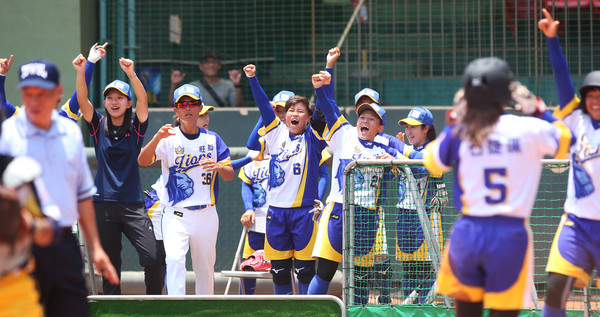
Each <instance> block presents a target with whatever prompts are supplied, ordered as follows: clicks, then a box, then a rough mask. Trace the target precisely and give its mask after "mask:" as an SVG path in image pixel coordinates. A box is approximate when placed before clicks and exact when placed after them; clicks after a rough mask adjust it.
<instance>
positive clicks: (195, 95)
mask: <svg viewBox="0 0 600 317" xmlns="http://www.w3.org/2000/svg"><path fill="white" fill-rule="evenodd" d="M173 95H174V97H175V98H174V100H175V103H177V102H178V101H179V99H181V97H183V96H188V97H190V98H192V99H194V100H200V104H202V96H200V89H198V87H196V86H194V85H190V84H185V85H183V86H181V87H179V88H177V89H176V90H175V92H174V93H173ZM207 111H208V110H207Z"/></svg>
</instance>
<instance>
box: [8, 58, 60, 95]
mask: <svg viewBox="0 0 600 317" xmlns="http://www.w3.org/2000/svg"><path fill="white" fill-rule="evenodd" d="M59 84H60V74H59V71H58V67H56V65H55V64H54V63H53V62H51V61H48V60H44V59H34V60H32V61H29V62H26V63H25V64H23V65H21V67H19V84H18V85H17V88H23V87H30V86H31V87H39V88H42V89H52V88H54V87H56V86H58V85H59Z"/></svg>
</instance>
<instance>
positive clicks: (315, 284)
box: [309, 71, 401, 304]
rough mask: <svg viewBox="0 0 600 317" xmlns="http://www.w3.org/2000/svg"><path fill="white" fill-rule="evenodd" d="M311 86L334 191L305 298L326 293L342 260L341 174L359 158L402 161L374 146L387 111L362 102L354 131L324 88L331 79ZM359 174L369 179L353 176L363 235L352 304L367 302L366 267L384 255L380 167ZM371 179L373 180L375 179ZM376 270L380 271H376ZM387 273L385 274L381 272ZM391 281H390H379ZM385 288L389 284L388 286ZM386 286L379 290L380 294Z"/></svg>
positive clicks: (324, 75) (316, 78)
mask: <svg viewBox="0 0 600 317" xmlns="http://www.w3.org/2000/svg"><path fill="white" fill-rule="evenodd" d="M312 81H313V86H314V87H315V92H316V94H317V108H319V109H321V110H322V111H323V114H324V115H325V118H326V121H327V129H326V131H327V133H325V134H324V136H323V137H324V138H325V140H327V143H328V145H329V146H330V147H331V148H332V149H333V157H334V160H333V171H334V173H335V176H333V181H332V190H331V192H330V195H329V197H328V198H327V206H326V207H325V209H324V211H323V215H322V217H321V220H320V221H319V228H318V233H317V242H316V243H315V247H314V251H313V257H315V258H318V259H319V267H318V271H317V275H316V276H315V277H314V278H313V280H312V281H311V284H310V287H309V294H326V293H327V290H328V288H329V283H330V282H331V280H332V279H333V276H334V275H335V271H336V270H337V267H338V264H339V263H340V262H341V260H342V254H341V253H342V225H343V211H342V204H343V190H344V189H343V184H342V176H343V172H344V169H345V168H346V166H347V165H348V164H349V163H350V162H352V161H354V160H358V159H363V160H367V159H384V158H385V159H393V158H397V159H400V158H401V154H400V153H399V152H398V151H396V150H395V149H393V148H391V147H388V146H386V145H383V144H381V143H378V142H374V140H375V138H376V136H377V135H378V134H379V133H380V132H381V131H383V128H384V126H385V110H384V109H383V108H381V107H380V106H379V105H377V104H376V103H364V104H361V105H359V106H358V107H357V110H356V111H357V114H358V116H359V118H358V122H357V125H356V127H352V126H351V125H350V124H349V123H348V122H347V121H346V119H345V118H344V117H343V116H341V115H340V114H339V111H338V110H337V105H336V104H335V101H334V98H333V95H330V93H331V92H332V90H331V89H328V88H327V87H325V86H326V85H330V83H331V75H330V73H329V72H327V71H322V72H321V73H319V74H315V75H313V78H312ZM361 171H362V172H365V173H369V175H373V176H372V178H369V179H368V180H365V178H364V177H361V175H362V174H361V173H360V172H358V173H357V174H356V175H355V197H356V198H355V200H356V201H355V204H356V205H357V207H356V210H355V212H356V215H355V219H354V221H355V222H356V223H360V225H356V226H355V228H356V229H357V232H356V233H355V235H356V236H359V237H362V238H361V239H359V240H357V244H356V245H355V250H354V252H355V255H357V259H356V263H355V273H356V274H355V277H356V279H357V280H356V291H355V299H354V302H355V303H357V304H366V303H367V301H368V295H369V293H368V292H369V291H368V282H367V281H366V280H364V278H365V277H366V276H367V274H368V267H369V266H373V264H374V260H375V255H380V254H386V253H387V252H386V251H385V250H383V249H384V248H385V244H384V242H385V238H384V237H382V236H381V234H382V232H383V231H382V229H381V226H382V219H380V218H381V213H380V212H379V211H378V209H379V205H380V204H381V201H380V199H381V197H380V196H379V193H380V192H381V185H382V183H381V182H382V177H383V175H385V174H384V170H383V168H364V169H361ZM374 179H375V182H373V180H374ZM375 270H376V271H378V267H377V266H376V267H375ZM385 271H387V270H385ZM381 279H389V278H385V277H383V278H381ZM388 286H389V285H388ZM383 289H385V287H382V290H383ZM382 290H380V298H379V300H380V302H382V303H389V302H390V298H389V287H388V288H387V290H388V293H387V294H385V291H383V292H382Z"/></svg>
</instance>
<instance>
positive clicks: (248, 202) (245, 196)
mask: <svg viewBox="0 0 600 317" xmlns="http://www.w3.org/2000/svg"><path fill="white" fill-rule="evenodd" d="M253 200H254V193H253V192H252V185H250V184H248V183H246V182H242V201H243V202H244V210H254V205H253Z"/></svg>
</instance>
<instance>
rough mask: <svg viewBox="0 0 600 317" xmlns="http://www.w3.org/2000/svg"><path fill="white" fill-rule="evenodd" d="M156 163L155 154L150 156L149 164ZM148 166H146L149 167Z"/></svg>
mask: <svg viewBox="0 0 600 317" xmlns="http://www.w3.org/2000/svg"><path fill="white" fill-rule="evenodd" d="M154 162H156V153H154V154H152V161H151V162H150V164H152V163H154ZM150 164H148V165H150Z"/></svg>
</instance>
